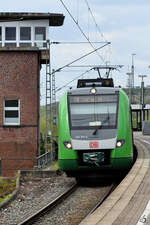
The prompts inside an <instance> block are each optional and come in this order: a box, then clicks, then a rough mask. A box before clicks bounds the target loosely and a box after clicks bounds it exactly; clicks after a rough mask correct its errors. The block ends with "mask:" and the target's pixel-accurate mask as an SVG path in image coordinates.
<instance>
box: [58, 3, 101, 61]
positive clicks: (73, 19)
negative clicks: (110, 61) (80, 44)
mask: <svg viewBox="0 0 150 225" xmlns="http://www.w3.org/2000/svg"><path fill="white" fill-rule="evenodd" d="M60 2H61V3H62V5H63V6H64V8H65V9H66V11H67V12H68V14H69V15H70V17H71V18H72V20H73V21H74V23H75V24H76V25H77V27H78V28H79V30H80V32H81V33H82V35H83V36H84V37H85V38H86V40H87V41H88V42H89V44H90V45H91V47H92V48H93V49H94V50H95V48H94V46H93V45H92V43H91V42H90V40H89V38H88V37H87V36H86V34H85V33H84V31H83V30H82V28H81V27H80V26H79V23H78V22H77V21H76V20H75V19H74V17H73V16H72V14H71V12H70V11H69V9H68V8H67V6H66V5H65V3H64V2H63V1H62V0H60ZM95 52H96V53H97V55H98V56H99V57H100V58H101V60H102V61H103V63H105V60H104V59H103V57H102V56H101V55H100V54H99V53H98V52H97V51H95Z"/></svg>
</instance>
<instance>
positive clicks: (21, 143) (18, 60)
mask: <svg viewBox="0 0 150 225" xmlns="http://www.w3.org/2000/svg"><path fill="white" fill-rule="evenodd" d="M38 63H39V62H38V52H32V51H14V52H13V51H6V52H3V51H0V158H1V168H2V171H1V175H2V176H12V175H14V174H15V173H16V172H17V170H18V169H30V168H33V166H34V165H35V159H36V156H37V149H38V107H39V106H38V88H37V86H38V76H39V64H38ZM11 98H12V99H13V98H14V99H16V98H17V99H20V126H15V127H13V126H4V124H3V102H4V99H11Z"/></svg>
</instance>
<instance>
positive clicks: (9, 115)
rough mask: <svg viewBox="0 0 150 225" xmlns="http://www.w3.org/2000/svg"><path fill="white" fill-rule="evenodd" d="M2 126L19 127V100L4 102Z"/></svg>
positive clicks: (6, 100)
mask: <svg viewBox="0 0 150 225" xmlns="http://www.w3.org/2000/svg"><path fill="white" fill-rule="evenodd" d="M4 125H9V126H14V125H20V100H19V99H5V100H4Z"/></svg>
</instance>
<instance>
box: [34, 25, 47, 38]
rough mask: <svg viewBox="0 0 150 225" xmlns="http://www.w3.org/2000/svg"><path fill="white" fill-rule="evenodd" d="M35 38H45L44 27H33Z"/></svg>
mask: <svg viewBox="0 0 150 225" xmlns="http://www.w3.org/2000/svg"><path fill="white" fill-rule="evenodd" d="M35 40H36V41H43V40H46V27H35Z"/></svg>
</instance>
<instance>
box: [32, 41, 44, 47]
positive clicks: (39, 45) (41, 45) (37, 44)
mask: <svg viewBox="0 0 150 225" xmlns="http://www.w3.org/2000/svg"><path fill="white" fill-rule="evenodd" d="M34 46H35V47H38V48H46V47H47V43H46V42H35V43H34Z"/></svg>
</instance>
